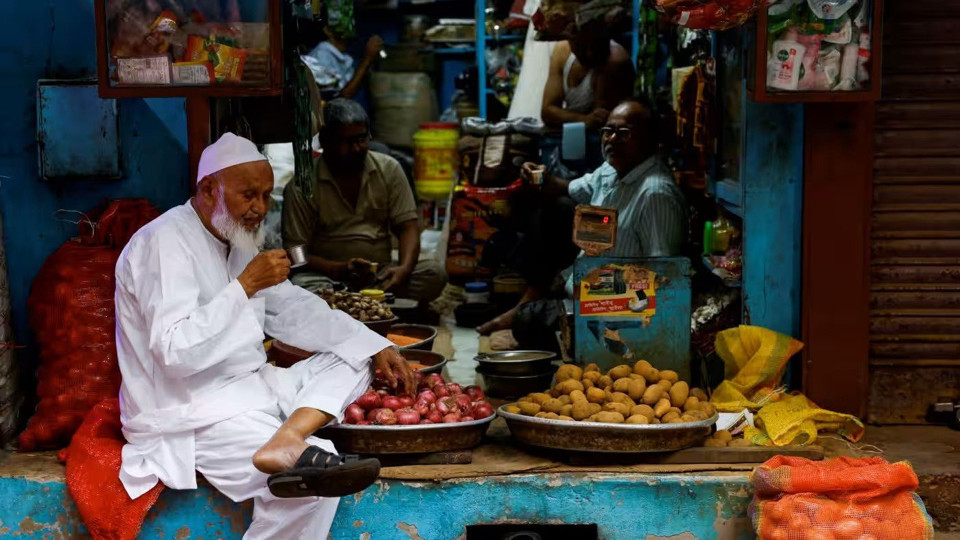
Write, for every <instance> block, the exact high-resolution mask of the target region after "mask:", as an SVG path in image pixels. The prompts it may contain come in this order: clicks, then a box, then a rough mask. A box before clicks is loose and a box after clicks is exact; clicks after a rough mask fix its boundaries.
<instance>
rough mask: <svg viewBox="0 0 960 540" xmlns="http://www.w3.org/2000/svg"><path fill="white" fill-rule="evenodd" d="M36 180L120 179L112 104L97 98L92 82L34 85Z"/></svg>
mask: <svg viewBox="0 0 960 540" xmlns="http://www.w3.org/2000/svg"><path fill="white" fill-rule="evenodd" d="M37 140H38V141H39V142H38V145H39V150H38V151H39V152H40V176H42V177H43V178H44V179H48V180H49V179H55V178H64V177H69V179H71V180H76V179H77V177H84V176H90V177H99V178H101V179H102V178H111V179H113V178H120V177H121V171H120V123H119V122H118V121H117V101H116V100H114V99H100V96H99V95H98V94H97V83H96V81H92V82H85V83H78V82H74V81H39V82H38V83H37Z"/></svg>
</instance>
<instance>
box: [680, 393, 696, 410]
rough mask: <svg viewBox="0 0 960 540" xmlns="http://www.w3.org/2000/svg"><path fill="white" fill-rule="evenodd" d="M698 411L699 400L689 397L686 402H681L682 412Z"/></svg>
mask: <svg viewBox="0 0 960 540" xmlns="http://www.w3.org/2000/svg"><path fill="white" fill-rule="evenodd" d="M699 409H700V400H699V399H697V398H695V397H693V396H690V397H688V398H687V400H686V401H684V402H683V410H685V411H696V410H699Z"/></svg>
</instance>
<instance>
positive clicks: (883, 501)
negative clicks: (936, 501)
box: [749, 456, 933, 540]
mask: <svg viewBox="0 0 960 540" xmlns="http://www.w3.org/2000/svg"><path fill="white" fill-rule="evenodd" d="M751 480H752V482H753V486H754V499H753V502H752V503H751V505H750V509H749V512H750V517H751V519H752V520H753V525H754V529H755V530H756V532H757V536H758V538H760V539H761V540H768V539H769V540H774V539H777V540H779V539H789V538H809V539H817V540H819V539H838V540H845V539H862V538H874V539H876V540H931V539H932V538H933V524H932V522H931V520H930V516H929V515H928V514H927V512H926V509H925V508H924V506H923V502H922V501H921V500H920V498H919V497H918V496H917V495H916V493H914V490H915V489H916V488H917V485H918V480H917V475H916V474H915V473H914V472H913V469H912V468H911V467H910V465H909V464H908V463H906V462H900V463H892V464H891V463H888V462H887V461H885V460H883V459H882V458H876V457H875V458H865V459H855V458H848V457H841V458H837V459H831V460H826V461H819V462H818V461H811V460H808V459H806V458H798V457H789V456H776V457H774V458H772V459H770V460H768V461H767V462H766V463H764V464H763V465H761V466H760V467H758V468H757V470H756V471H754V473H753V475H752V477H751Z"/></svg>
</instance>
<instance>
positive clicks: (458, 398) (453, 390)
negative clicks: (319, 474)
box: [343, 372, 494, 426]
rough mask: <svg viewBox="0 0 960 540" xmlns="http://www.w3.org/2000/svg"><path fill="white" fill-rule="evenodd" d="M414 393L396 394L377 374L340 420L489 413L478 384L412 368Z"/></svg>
mask: <svg viewBox="0 0 960 540" xmlns="http://www.w3.org/2000/svg"><path fill="white" fill-rule="evenodd" d="M415 375H416V377H417V395H416V397H413V396H398V395H395V394H394V393H393V392H394V391H393V390H392V389H390V388H389V387H388V386H387V385H386V381H385V380H384V379H382V378H380V377H379V376H378V377H377V378H376V379H375V380H374V384H373V386H371V387H370V388H369V389H368V390H367V391H366V392H365V393H364V394H363V395H362V396H360V397H359V398H358V399H357V400H356V401H355V402H353V403H351V404H350V405H349V406H348V407H347V410H346V412H345V413H344V419H343V422H344V423H345V424H355V425H362V426H366V425H376V426H393V425H414V424H451V423H457V422H471V421H473V420H481V419H484V418H488V417H490V416H493V414H494V411H493V406H492V405H490V403H488V402H487V400H486V396H484V394H483V390H481V389H480V387H479V386H467V387H465V388H464V387H462V386H460V385H459V384H457V383H447V382H446V381H445V380H444V379H443V377H442V376H440V375H439V374H437V373H431V374H429V375H423V374H421V373H420V372H416V374H415Z"/></svg>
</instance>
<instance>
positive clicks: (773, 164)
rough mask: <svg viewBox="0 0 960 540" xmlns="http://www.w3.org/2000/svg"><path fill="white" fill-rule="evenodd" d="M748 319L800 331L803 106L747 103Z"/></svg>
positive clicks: (745, 271)
mask: <svg viewBox="0 0 960 540" xmlns="http://www.w3.org/2000/svg"><path fill="white" fill-rule="evenodd" d="M743 110H744V116H745V118H744V122H743V125H744V131H745V140H744V144H743V159H742V161H741V167H742V172H741V175H740V179H741V182H742V183H743V203H742V204H743V211H744V218H743V227H744V228H743V242H744V244H743V295H744V301H743V306H744V320H745V322H748V323H749V324H754V325H757V326H763V327H765V328H769V329H771V330H776V331H777V332H782V333H784V334H788V335H791V336H799V335H800V279H801V269H802V267H801V242H802V230H803V229H802V226H803V219H802V217H803V216H802V210H803V106H802V105H784V104H765V103H753V102H750V101H748V102H747V103H745V104H744V109H743Z"/></svg>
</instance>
